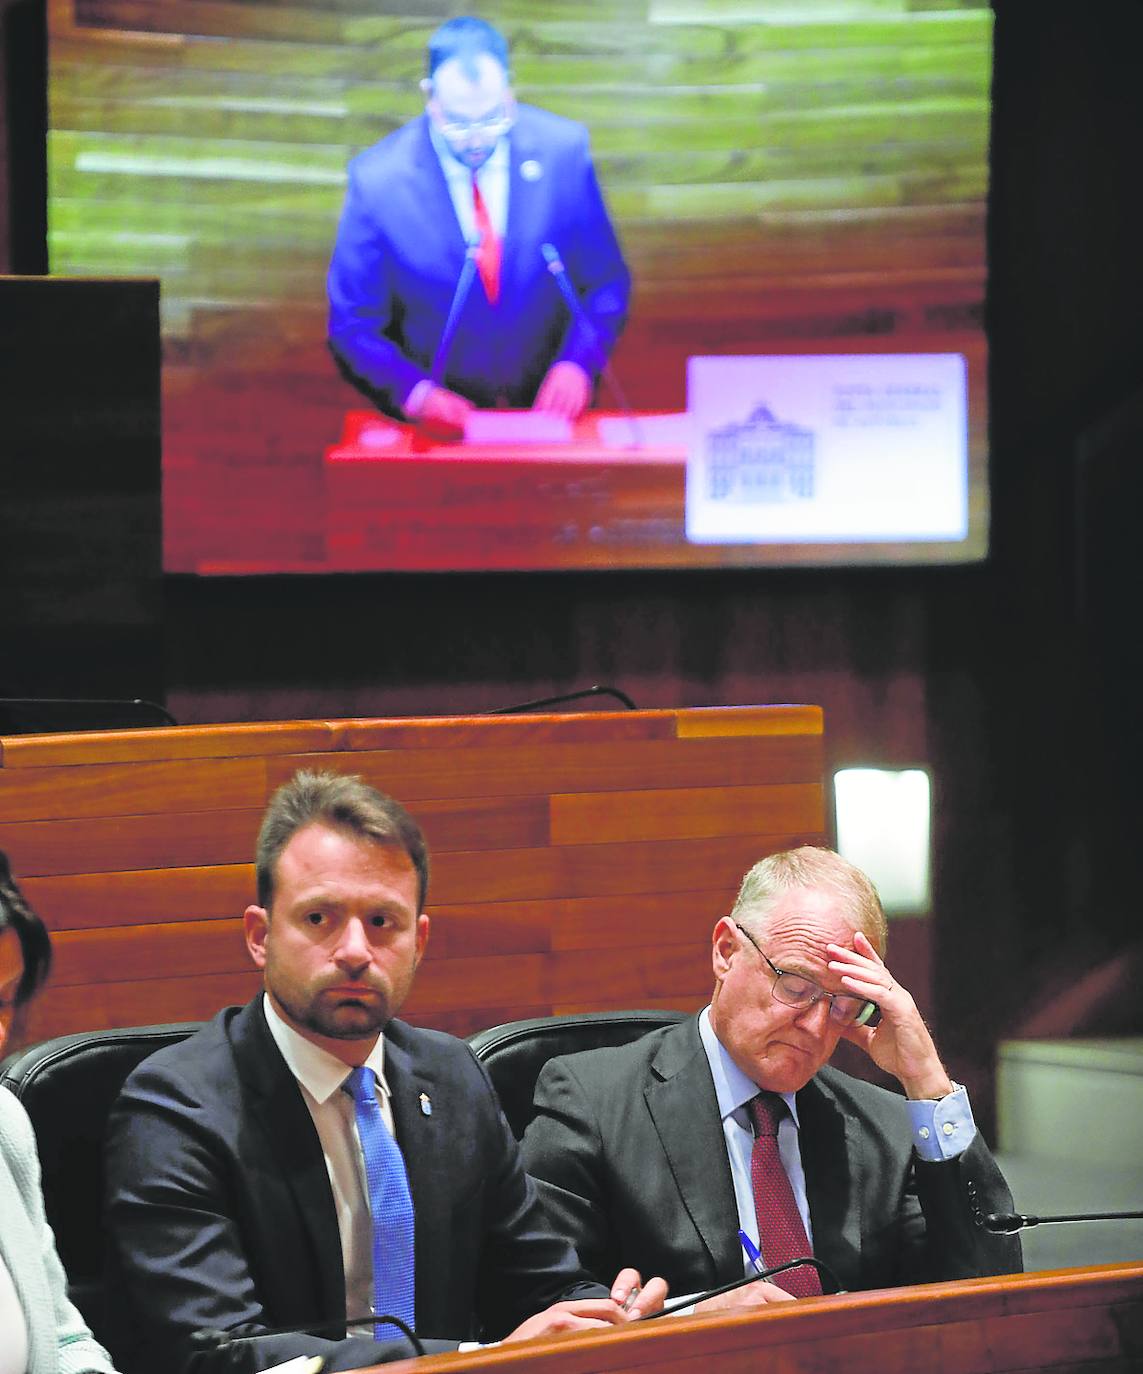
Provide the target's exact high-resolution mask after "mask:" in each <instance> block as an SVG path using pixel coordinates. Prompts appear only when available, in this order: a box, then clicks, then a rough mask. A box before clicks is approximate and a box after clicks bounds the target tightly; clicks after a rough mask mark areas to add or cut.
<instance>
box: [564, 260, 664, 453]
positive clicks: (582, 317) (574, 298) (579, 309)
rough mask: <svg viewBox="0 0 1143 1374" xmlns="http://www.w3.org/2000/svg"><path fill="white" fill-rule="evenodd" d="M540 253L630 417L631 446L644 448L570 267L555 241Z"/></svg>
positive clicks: (624, 396) (626, 400)
mask: <svg viewBox="0 0 1143 1374" xmlns="http://www.w3.org/2000/svg"><path fill="white" fill-rule="evenodd" d="M540 252H541V253H543V255H544V261H545V262H546V263H547V264H548V271H549V272H550V273H551V274H552V278H553V280H554V281H555V283H556V285H557V286H558V287H559V289H560V295H561V296H563V298H564V301H565V302H566V304H567V307H568V310H569V311H570V312H571V317H572V319H573V320H575V322H576V324H577V325H579V327H580V328H581V329H582V330H583V332H584V333H585V334H586V335H587V337H588V339H589V340H590V342H591V347H592V351H593V354H594V357H593V361H594V362H595V363H596V364H597V365H598V367H599V370H600V371H601V372H602V373H603V375H604V377H605V378H606V380H607V385H608V386H609V387H610V388H611V391H612V394H613V395H614V397H615V399H616V400H617V401H618V402H619V407H620V409H621V410H622V411H623V414H624V415H625V416H626V417H627V422H628V424H629V425H630V426H631V444H630V447H631V448H642V447H643V435H642V432H641V431H640V429H639V420H638V417H637V416H636V414H635V412H634V411H633V410H632V409H631V403H630V401H628V399H627V396H626V394H625V393H624V391H623V388H622V387H621V386H620V385H619V378H618V377H616V375H615V370H614V369H613V368H612V366H611V361H610V359H609V358H608V357H607V355H606V353H605V352H604V349H603V347H602V345H601V343H600V339H599V331H598V330H597V329H596V327H595V325H594V324H593V323H592V322H591V320H590V319H589V318H588V315H587V311H586V310H585V309H584V308H583V302H582V301H581V300H580V298H579V294H578V292H577V291H576V289H575V287H574V286H573V285H572V284H571V280H570V278H569V277H568V274H567V268H565V267H564V263H563V259H562V258H561V257H560V254H559V249H558V248H556V246H555V244H552V243H541V244H540Z"/></svg>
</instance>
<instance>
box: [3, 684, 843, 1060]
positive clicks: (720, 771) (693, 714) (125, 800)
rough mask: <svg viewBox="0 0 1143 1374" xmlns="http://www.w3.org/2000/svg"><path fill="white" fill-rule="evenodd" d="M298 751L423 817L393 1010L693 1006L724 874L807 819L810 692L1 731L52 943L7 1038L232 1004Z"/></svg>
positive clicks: (732, 873) (9, 839)
mask: <svg viewBox="0 0 1143 1374" xmlns="http://www.w3.org/2000/svg"><path fill="white" fill-rule="evenodd" d="M259 744H262V745H264V749H263V750H261V751H260V750H259ZM299 767H323V768H333V769H336V770H338V771H342V772H356V773H361V774H362V775H363V776H365V777H366V778H368V779H369V780H370V781H372V782H375V783H377V784H378V785H380V786H381V787H383V788H384V789H385V790H387V791H390V792H392V794H393V795H395V796H397V797H398V798H400V799H401V800H402V801H404V802H406V803H407V804H408V805H409V806H410V809H411V810H412V811H413V812H414V814H416V815H417V817H418V818H419V819H420V820H421V822H422V823H423V825H424V828H425V831H426V834H427V836H428V839H429V843H430V846H431V848H432V850H433V877H432V883H431V887H430V896H429V907H428V909H429V911H430V914H431V916H432V918H433V928H432V930H433V933H432V938H431V940H430V946H429V953H428V956H427V958H426V960H425V962H424V964H423V965H422V968H421V971H420V973H419V975H418V979H417V983H416V987H415V989H414V992H413V995H412V998H411V999H410V1002H409V1006H408V1011H409V1014H410V1015H412V1016H413V1017H414V1018H416V1019H417V1020H419V1021H422V1022H424V1023H426V1024H430V1025H436V1026H440V1027H442V1028H445V1029H450V1030H454V1031H469V1030H475V1029H478V1028H479V1027H481V1026H483V1025H491V1024H494V1023H495V1022H496V1021H498V1020H504V1019H508V1018H510V1017H512V1016H525V1015H540V1014H544V1013H548V1012H552V1011H555V1010H559V1009H563V1010H571V1009H574V1008H577V1007H580V1008H585V1007H593V1008H600V1007H618V1008H622V1007H633V1006H644V1005H647V1006H677V1007H680V1008H683V1009H687V1008H691V1007H695V1006H699V1005H701V1004H702V1001H703V999H704V998H705V996H706V995H707V992H708V990H709V983H710V955H709V938H710V932H711V929H712V928H713V925H714V922H715V920H716V919H717V918H718V916H719V915H721V914H722V913H723V912H725V911H726V909H727V907H728V905H729V903H730V902H731V901H732V900H733V896H734V892H735V890H736V887H737V885H738V882H739V880H740V878H741V876H742V874H743V873H744V872H745V870H746V869H747V868H748V867H749V866H750V865H751V864H752V863H754V862H755V861H756V860H757V859H759V858H760V857H762V856H763V855H764V854H766V853H768V852H771V851H773V850H775V849H779V848H784V847H787V846H788V845H791V844H796V843H800V842H802V841H803V840H808V841H819V842H820V841H821V840H822V838H823V835H824V830H825V817H824V800H823V787H822V723H821V712H820V711H819V710H817V709H816V708H807V707H798V706H789V707H787V706H775V707H767V708H716V709H711V710H682V711H650V712H634V713H617V714H611V713H601V714H598V715H585V716H578V717H556V716H537V717H531V716H524V717H468V718H453V719H432V720H423V721H417V720H406V721H324V722H312V723H290V724H286V725H268V726H264V727H263V726H245V727H234V726H219V727H218V728H217V729H216V730H211V729H209V728H198V727H194V728H188V729H182V728H175V729H170V730H155V731H127V732H120V733H119V734H117V735H115V736H112V735H96V734H91V735H72V736H25V737H22V738H19V739H17V738H11V739H7V738H0V848H3V849H4V850H6V851H7V852H8V853H9V855H10V857H11V860H12V863H13V867H14V870H15V872H16V873H17V875H18V877H19V879H20V881H21V882H22V884H23V886H24V889H25V891H26V893H27V895H28V897H29V899H30V900H31V902H32V903H33V905H34V906H35V907H36V909H37V910H38V911H39V912H40V913H41V915H42V916H43V917H44V919H45V921H46V922H47V923H48V925H49V926H50V927H51V929H52V931H53V932H54V937H53V938H54V942H55V948H56V967H55V972H54V975H53V978H52V981H51V984H50V986H49V988H48V989H47V990H46V992H45V993H44V995H43V997H42V998H41V999H40V1001H39V1002H38V1003H37V1004H36V1005H35V1007H34V1009H33V1012H32V1015H31V1017H30V1018H29V1027H28V1033H29V1034H30V1035H32V1036H34V1037H36V1038H39V1037H42V1036H46V1035H49V1034H58V1033H63V1032H65V1031H70V1030H77V1029H82V1028H85V1027H95V1026H114V1025H131V1024H140V1023H146V1022H149V1021H178V1020H194V1019H198V1018H201V1017H205V1016H208V1015H210V1014H211V1013H212V1012H213V1011H215V1010H217V1008H218V1007H220V1006H222V1005H224V1004H225V1003H226V1002H228V1001H232V1000H235V999H241V998H245V997H247V996H249V995H250V994H251V992H252V991H253V990H254V988H256V987H257V985H258V977H257V975H256V974H255V973H254V972H253V971H252V970H251V967H250V964H249V960H248V957H247V954H246V949H245V945H244V942H243V938H242V926H241V920H240V917H241V914H242V911H243V910H244V908H245V907H246V905H247V904H248V903H249V902H250V901H252V900H253V896H254V868H253V863H252V860H253V853H254V843H255V837H256V833H257V828H258V824H259V820H260V816H261V813H262V809H263V807H264V806H265V803H266V801H267V799H268V798H269V796H270V793H271V792H272V791H273V789H274V788H275V787H276V786H278V785H279V784H280V783H281V782H283V781H285V780H286V779H287V778H289V777H290V776H291V775H292V774H293V773H294V771H295V770H296V769H297V768H299Z"/></svg>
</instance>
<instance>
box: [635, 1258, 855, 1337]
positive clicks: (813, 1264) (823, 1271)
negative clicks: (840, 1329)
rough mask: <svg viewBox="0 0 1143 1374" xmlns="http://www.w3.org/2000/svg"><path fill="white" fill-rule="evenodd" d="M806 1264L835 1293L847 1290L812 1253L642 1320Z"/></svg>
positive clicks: (748, 1276) (738, 1280) (668, 1314)
mask: <svg viewBox="0 0 1143 1374" xmlns="http://www.w3.org/2000/svg"><path fill="white" fill-rule="evenodd" d="M804 1265H809V1266H810V1268H811V1269H816V1270H817V1273H818V1277H819V1278H821V1279H828V1280H829V1281H830V1284H831V1285H832V1286H833V1289H834V1291H835V1293H844V1292H845V1290H844V1289H843V1288H842V1287H841V1285H840V1284H839V1283H838V1281H837V1275H836V1274H835V1273H834V1272H833V1270H832V1269H830V1268H829V1266H828V1265H825V1264H823V1263H822V1262H821V1260H818V1259H814V1257H813V1256H812V1255H806V1256H804V1257H803V1258H802V1259H792V1260H787V1261H786V1263H785V1264H776V1265H774V1267H773V1268H772V1269H763V1270H762V1271H761V1272H760V1273H757V1274H747V1275H746V1277H745V1278H742V1279H735V1280H734V1281H733V1282H732V1283H724V1284H722V1286H721V1287H719V1288H710V1289H708V1290H707V1291H706V1292H705V1293H699V1294H698V1295H697V1296H695V1297H693V1298H679V1299H678V1301H677V1302H669V1303H667V1305H666V1306H665V1307H662V1308H660V1309H659V1311H658V1312H652V1313H651V1314H650V1315H649V1316H646V1317H643V1318H642V1320H643V1321H645V1322H649V1321H654V1320H655V1318H656V1317H669V1316H670V1315H671V1314H672V1313H673V1312H681V1311H682V1310H683V1309H684V1308H686V1307H694V1306H695V1305H696V1304H698V1303H700V1302H706V1300H707V1298H717V1297H721V1296H722V1294H723V1293H733V1292H734V1290H735V1289H736V1288H745V1287H746V1286H747V1284H751V1283H761V1282H762V1281H763V1279H770V1278H773V1277H774V1275H775V1274H784V1273H785V1272H786V1270H787V1269H800V1268H802V1267H803V1266H804ZM822 1286H823V1287H824V1286H825V1285H824V1284H823V1285H822Z"/></svg>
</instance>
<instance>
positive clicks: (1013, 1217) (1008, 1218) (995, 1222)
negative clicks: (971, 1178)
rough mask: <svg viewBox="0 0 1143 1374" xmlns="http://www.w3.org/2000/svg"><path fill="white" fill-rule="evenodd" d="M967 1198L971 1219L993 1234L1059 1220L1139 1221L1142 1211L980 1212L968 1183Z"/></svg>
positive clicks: (973, 1188)
mask: <svg viewBox="0 0 1143 1374" xmlns="http://www.w3.org/2000/svg"><path fill="white" fill-rule="evenodd" d="M968 1198H969V1203H970V1205H971V1207H972V1219H973V1221H974V1222H975V1223H976V1225H977V1226H978V1227H979V1228H980V1229H981V1230H982V1231H989V1232H991V1233H992V1235H994V1236H1014V1235H1015V1234H1016V1232H1017V1231H1026V1230H1028V1228H1029V1227H1031V1226H1046V1225H1048V1224H1049V1223H1054V1222H1061V1221H1140V1220H1143V1212H1069V1213H1067V1214H1057V1215H1055V1216H1050V1217H1037V1216H1032V1215H1031V1214H1030V1213H1029V1214H1027V1215H1026V1214H1025V1213H1023V1212H987V1213H986V1212H982V1211H981V1210H980V1199H979V1198H978V1197H977V1193H976V1185H975V1184H974V1183H970V1184H969V1185H968Z"/></svg>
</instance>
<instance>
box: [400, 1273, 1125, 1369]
mask: <svg viewBox="0 0 1143 1374" xmlns="http://www.w3.org/2000/svg"><path fill="white" fill-rule="evenodd" d="M375 1368H376V1372H377V1374H381V1370H382V1369H383V1370H385V1371H392V1374H467V1371H469V1370H475V1369H480V1370H482V1371H484V1370H487V1371H499V1374H650V1371H654V1374H706V1372H707V1371H708V1370H711V1369H717V1370H718V1371H719V1374H758V1372H759V1371H765V1374H838V1371H840V1370H865V1369H875V1370H878V1371H879V1374H919V1372H920V1371H923V1374H1017V1371H1032V1370H1037V1371H1051V1374H1127V1371H1138V1370H1139V1369H1141V1368H1143V1264H1138V1263H1137V1264H1118V1265H1109V1266H1107V1267H1105V1268H1099V1269H1062V1270H1055V1271H1048V1272H1042V1273H1037V1274H1017V1275H1011V1276H1007V1277H1004V1278H989V1279H965V1280H961V1281H960V1282H958V1283H940V1284H922V1285H919V1286H917V1287H915V1288H896V1289H884V1290H880V1291H877V1292H872V1293H850V1294H842V1295H839V1296H837V1297H830V1298H809V1299H802V1300H801V1301H799V1302H797V1303H790V1304H785V1303H783V1304H781V1305H779V1306H774V1307H769V1308H765V1309H763V1310H761V1311H756V1312H743V1313H741V1314H732V1315H721V1314H716V1315H713V1316H709V1317H684V1318H666V1319H664V1320H663V1321H659V1322H645V1323H641V1324H636V1325H634V1326H631V1327H629V1328H627V1329H626V1330H623V1331H616V1332H606V1333H603V1334H601V1335H590V1336H586V1337H585V1336H579V1335H569V1336H560V1337H555V1338H553V1339H549V1340H538V1341H528V1342H522V1343H520V1344H517V1345H502V1346H500V1347H498V1348H497V1349H493V1350H480V1351H474V1352H472V1353H466V1354H463V1355H460V1354H457V1355H436V1356H429V1357H426V1358H425V1359H421V1360H417V1361H415V1362H414V1361H412V1360H402V1361H400V1362H399V1363H397V1364H387V1365H384V1366H376V1367H375Z"/></svg>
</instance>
